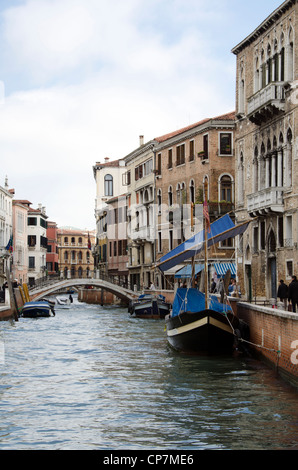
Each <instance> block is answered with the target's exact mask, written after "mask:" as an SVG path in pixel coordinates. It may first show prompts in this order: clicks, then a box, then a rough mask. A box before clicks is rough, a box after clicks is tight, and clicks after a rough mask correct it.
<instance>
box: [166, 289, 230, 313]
mask: <svg viewBox="0 0 298 470" xmlns="http://www.w3.org/2000/svg"><path fill="white" fill-rule="evenodd" d="M209 309H211V310H215V311H216V312H221V313H222V312H229V311H232V309H231V307H230V306H229V305H226V304H221V303H220V302H219V301H218V300H217V298H216V297H215V296H212V297H211V300H210V302H209ZM203 310H205V294H203V293H202V292H200V291H199V290H198V289H193V288H192V289H183V288H180V289H177V292H176V295H175V299H174V303H173V311H172V316H173V317H175V316H177V315H179V313H182V312H192V313H195V312H200V311H203Z"/></svg>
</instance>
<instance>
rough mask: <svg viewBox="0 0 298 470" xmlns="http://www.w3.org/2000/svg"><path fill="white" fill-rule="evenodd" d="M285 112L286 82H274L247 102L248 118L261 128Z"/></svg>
mask: <svg viewBox="0 0 298 470" xmlns="http://www.w3.org/2000/svg"><path fill="white" fill-rule="evenodd" d="M284 110H285V82H274V83H270V84H269V85H267V86H266V87H265V88H262V90H260V91H258V92H257V93H255V94H254V95H253V96H252V97H251V98H249V99H248V101H247V117H248V119H249V120H250V121H251V122H253V123H254V124H256V125H258V126H260V125H261V124H263V123H264V122H266V121H268V120H269V119H272V118H273V117H274V116H275V115H277V114H279V113H280V112H283V111H284Z"/></svg>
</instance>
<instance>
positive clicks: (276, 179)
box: [232, 0, 298, 299]
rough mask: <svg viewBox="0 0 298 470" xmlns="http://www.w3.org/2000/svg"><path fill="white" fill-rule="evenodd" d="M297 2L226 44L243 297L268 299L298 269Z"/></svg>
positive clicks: (292, 0) (239, 274)
mask: <svg viewBox="0 0 298 470" xmlns="http://www.w3.org/2000/svg"><path fill="white" fill-rule="evenodd" d="M297 15H298V4H297V2H296V1H295V0H289V1H285V2H283V4H282V5H281V6H280V7H279V8H278V9H277V10H275V11H274V12H273V13H272V14H271V15H270V16H269V17H268V18H267V19H266V20H265V21H264V22H263V23H262V24H261V25H260V26H259V27H258V28H257V29H256V30H255V31H254V32H253V33H252V34H251V35H250V36H248V37H247V38H246V39H244V40H243V41H242V42H241V43H240V44H239V45H237V46H236V47H235V48H234V49H233V51H232V52H233V53H234V54H235V55H236V56H237V77H236V116H237V123H236V141H235V148H236V162H235V163H236V186H235V194H236V217H237V220H238V221H242V220H245V219H247V218H248V217H251V218H252V219H253V221H252V223H251V224H250V228H249V230H248V231H247V233H246V234H245V235H244V237H243V240H242V241H241V244H240V246H239V250H238V276H239V279H240V281H241V284H242V292H245V293H246V296H247V298H248V299H249V298H255V297H257V298H263V299H269V298H275V297H276V291H277V287H278V280H279V279H281V278H282V279H284V280H285V281H286V282H287V283H289V282H290V281H291V276H292V275H293V274H296V275H297V273H298V255H297V243H298V230H297V228H298V212H297V207H298V165H297V164H298V134H297V132H298V107H297V103H298V97H297V88H296V87H297V85H298V82H297V77H298V47H297V40H296V41H295V38H297V34H298V24H297V21H298V16H297Z"/></svg>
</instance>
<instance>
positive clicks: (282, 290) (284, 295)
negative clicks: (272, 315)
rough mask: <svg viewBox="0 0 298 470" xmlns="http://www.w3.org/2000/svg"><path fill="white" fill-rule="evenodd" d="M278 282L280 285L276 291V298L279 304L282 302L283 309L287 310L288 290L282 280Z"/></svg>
mask: <svg viewBox="0 0 298 470" xmlns="http://www.w3.org/2000/svg"><path fill="white" fill-rule="evenodd" d="M279 282H280V284H279V286H278V290H277V297H278V298H279V299H280V301H281V302H283V304H284V309H285V310H287V308H288V295H289V289H288V286H287V284H285V283H284V281H283V279H281V280H280V281H279Z"/></svg>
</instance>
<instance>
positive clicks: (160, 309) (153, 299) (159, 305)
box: [128, 294, 171, 319]
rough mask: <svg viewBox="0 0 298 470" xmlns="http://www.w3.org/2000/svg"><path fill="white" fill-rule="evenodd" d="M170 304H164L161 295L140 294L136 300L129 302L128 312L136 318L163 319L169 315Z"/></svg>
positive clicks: (164, 301)
mask: <svg viewBox="0 0 298 470" xmlns="http://www.w3.org/2000/svg"><path fill="white" fill-rule="evenodd" d="M170 309H171V304H170V303H168V302H166V300H165V297H164V296H163V295H153V294H142V295H140V296H139V297H138V300H136V301H135V302H131V303H130V305H129V307H128V310H129V312H130V314H131V315H132V316H134V317H138V318H153V319H160V318H162V319H164V318H165V316H166V315H168V314H169V312H170Z"/></svg>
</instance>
